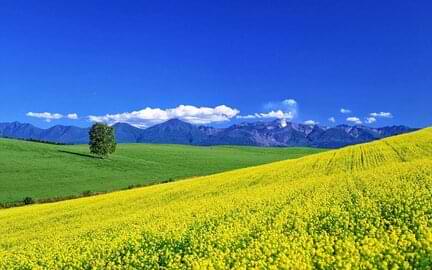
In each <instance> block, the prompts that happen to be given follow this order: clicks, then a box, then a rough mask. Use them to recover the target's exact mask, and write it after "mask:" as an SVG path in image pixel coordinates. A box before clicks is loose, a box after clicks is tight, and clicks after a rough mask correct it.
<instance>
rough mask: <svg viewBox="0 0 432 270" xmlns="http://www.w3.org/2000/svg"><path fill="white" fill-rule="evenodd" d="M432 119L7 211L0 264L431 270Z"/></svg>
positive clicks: (1, 223) (0, 217)
mask: <svg viewBox="0 0 432 270" xmlns="http://www.w3.org/2000/svg"><path fill="white" fill-rule="evenodd" d="M431 198H432V129H426V130H422V131H420V132H416V133H412V134H408V135H402V136H399V137H394V138H390V139H386V140H383V141H379V142H373V143H370V144H365V145H360V146H354V147H348V148H345V149H342V150H337V151H331V152H327V153H322V154H318V155H314V156H308V157H304V158H301V159H297V160H289V161H282V162H277V163H274V164H268V165H263V166H258V167H253V168H247V169H241V170H236V171H231V172H226V173H221V174H217V175H212V176H207V177H202V178H197V179H191V180H185V181H179V182H174V183H169V184H164V185H157V186H152V187H147V188H141V189H135V190H130V191H122V192H116V193H111V194H107V195H101V196H96V197H91V198H84V199H79V200H73V201H67V202H59V203H54V204H46V205H35V206H30V207H21V208H15V209H8V210H1V211H0V235H2V236H3V237H2V238H1V239H0V268H1V267H2V268H4V269H18V268H31V267H37V266H38V267H41V268H53V269H55V268H68V267H69V268H70V269H82V268H84V269H92V268H94V269H125V268H130V269H133V268H137V269H156V268H158V267H165V268H168V269H171V268H176V269H178V268H184V269H189V268H195V269H206V268H209V269H227V268H239V269H245V268H258V269H263V268H268V269H276V268H279V269H334V268H341V269H343V268H346V269H349V268H363V269H374V268H377V269H414V268H415V269H429V267H430V265H432V210H431V209H432V200H431Z"/></svg>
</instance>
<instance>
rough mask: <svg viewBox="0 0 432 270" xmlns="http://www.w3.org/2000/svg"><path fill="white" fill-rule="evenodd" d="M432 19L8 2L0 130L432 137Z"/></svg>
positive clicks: (318, 10) (349, 7)
mask: <svg viewBox="0 0 432 270" xmlns="http://www.w3.org/2000/svg"><path fill="white" fill-rule="evenodd" d="M431 10H432V3H431V2H430V1H397V0H395V1H369V0H366V1H332V0H329V1H321V0H315V1H310V0H301V1H300V0H299V1H278V0H274V1H243V0H239V1H106V0H105V1H90V0H87V1H24V0H5V1H2V4H1V8H0V121H1V122H5V121H15V120H18V121H22V122H30V123H33V124H36V125H38V126H41V127H47V126H52V125H54V124H74V125H79V126H88V125H89V124H90V122H89V116H94V117H98V118H92V119H102V120H106V121H117V120H125V121H128V122H131V123H133V124H136V125H140V126H143V127H144V126H148V125H150V124H153V123H157V122H160V121H162V120H163V119H166V118H167V117H168V118H170V117H180V118H183V119H186V120H189V121H190V122H196V123H198V122H200V123H208V124H211V125H227V124H230V123H234V122H238V121H245V118H249V119H250V120H257V119H260V120H262V119H270V118H267V117H270V116H276V117H285V118H288V119H289V120H291V118H292V117H293V119H292V120H293V121H296V122H304V121H309V120H312V121H315V122H319V123H321V124H323V125H335V124H344V123H353V122H357V121H356V119H355V118H358V121H361V122H362V123H363V124H367V123H366V122H373V119H372V118H375V120H376V122H374V123H371V124H370V125H372V126H384V125H390V124H406V125H410V126H416V127H423V126H427V125H431V124H432V117H431V116H432V106H431V105H430V103H431V100H432V16H430V11H431ZM291 99H292V100H294V101H295V104H293V103H291V105H289V104H288V103H289V102H288V103H287V100H291ZM284 101H285V102H284ZM180 105H185V106H183V107H179V106H180ZM221 105H223V106H221ZM218 106H219V107H218ZM201 107H205V108H201ZM145 108H149V109H147V110H144V109H145ZM342 108H344V109H346V110H349V111H351V112H350V113H348V112H346V113H341V109H342ZM29 112H32V113H33V114H28V113H29ZM45 112H46V113H48V114H40V113H45ZM120 113H123V114H120ZM281 113H282V114H281ZM371 113H377V114H376V115H375V116H373V115H371ZM388 113H390V114H388ZM68 114H70V115H69V117H68ZM74 114H77V115H74ZM108 114H110V116H107V115H108ZM29 115H30V116H29ZM281 115H282V116H281ZM35 116H38V117H39V118H38V117H35ZM75 116H77V118H78V119H74V118H76V117H75ZM41 117H42V118H41ZM43 117H45V118H43ZM47 117H48V118H51V121H50V122H47V121H46V120H47ZM331 117H334V120H335V122H334V123H333V122H332V121H329V118H331ZM55 118H59V119H55ZM69 118H72V119H69ZM239 118H241V119H239ZM367 118H370V119H369V120H368V119H367ZM347 119H349V120H351V122H349V121H347ZM368 125H369V124H368Z"/></svg>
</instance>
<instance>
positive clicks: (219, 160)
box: [0, 139, 323, 203]
mask: <svg viewBox="0 0 432 270" xmlns="http://www.w3.org/2000/svg"><path fill="white" fill-rule="evenodd" d="M321 151H323V150H319V149H310V148H257V147H234V146H220V147H195V146H182V145H145V144H121V145H119V146H118V149H117V152H116V153H115V154H114V155H112V156H111V157H110V158H108V159H105V160H101V159H97V158H93V157H91V156H89V155H88V147H87V146H86V145H78V146H57V145H49V144H41V143H33V142H25V141H17V140H9V139H0V203H5V202H16V201H22V200H23V199H24V198H25V197H27V196H29V197H32V198H34V199H48V198H53V197H65V196H71V195H79V194H81V193H82V192H86V191H91V192H106V191H113V190H118V189H123V188H127V187H129V186H131V185H145V184H151V183H156V182H160V181H165V180H169V179H181V178H188V177H194V176H203V175H209V174H213V173H218V172H223V171H227V170H232V169H237V168H244V167H248V166H254V165H259V164H264V163H269V162H273V161H278V160H284V159H292V158H298V157H301V156H304V155H309V154H313V153H318V152H321Z"/></svg>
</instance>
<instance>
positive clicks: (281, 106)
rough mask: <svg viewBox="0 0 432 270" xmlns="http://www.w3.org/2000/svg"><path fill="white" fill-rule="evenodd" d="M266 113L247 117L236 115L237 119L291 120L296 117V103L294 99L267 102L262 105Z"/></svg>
mask: <svg viewBox="0 0 432 270" xmlns="http://www.w3.org/2000/svg"><path fill="white" fill-rule="evenodd" d="M264 108H265V109H267V110H269V111H267V112H260V113H254V114H248V115H238V116H237V118H238V119H266V118H273V119H281V120H282V119H283V120H289V121H291V120H293V119H294V118H295V117H297V115H298V103H297V101H296V100H294V99H291V98H290V99H285V100H282V101H280V102H269V103H267V104H265V105H264Z"/></svg>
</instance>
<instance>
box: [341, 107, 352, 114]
mask: <svg viewBox="0 0 432 270" xmlns="http://www.w3.org/2000/svg"><path fill="white" fill-rule="evenodd" d="M340 112H341V113H343V114H350V113H351V110H349V109H345V108H342V109H340Z"/></svg>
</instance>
